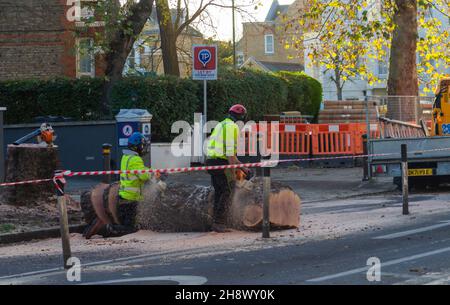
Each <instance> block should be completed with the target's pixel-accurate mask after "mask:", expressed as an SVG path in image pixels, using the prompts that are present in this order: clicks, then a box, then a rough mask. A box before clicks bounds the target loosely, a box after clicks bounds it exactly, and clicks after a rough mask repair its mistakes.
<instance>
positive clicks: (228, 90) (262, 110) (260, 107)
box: [208, 70, 288, 121]
mask: <svg viewBox="0 0 450 305" xmlns="http://www.w3.org/2000/svg"><path fill="white" fill-rule="evenodd" d="M208 86H209V90H208V114H209V115H208V118H209V119H215V120H220V119H222V118H223V116H224V113H226V112H227V110H228V109H229V108H230V106H232V105H233V104H236V103H239V104H243V105H244V106H245V107H246V108H247V110H248V117H249V118H250V119H251V120H255V121H258V120H262V118H263V116H264V115H265V114H276V113H280V112H282V111H285V110H286V107H287V104H288V87H287V86H286V83H285V82H284V81H283V80H282V79H281V78H279V77H277V76H276V75H274V74H268V73H263V72H255V71H241V70H239V71H235V72H227V73H224V74H222V76H221V77H220V79H219V80H218V81H213V82H209V83H208Z"/></svg>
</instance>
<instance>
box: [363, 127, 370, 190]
mask: <svg viewBox="0 0 450 305" xmlns="http://www.w3.org/2000/svg"><path fill="white" fill-rule="evenodd" d="M362 143H363V155H365V157H364V158H363V181H369V180H370V178H369V166H370V165H369V157H368V156H367V155H368V151H369V150H368V147H367V145H369V143H368V139H367V134H363V135H362Z"/></svg>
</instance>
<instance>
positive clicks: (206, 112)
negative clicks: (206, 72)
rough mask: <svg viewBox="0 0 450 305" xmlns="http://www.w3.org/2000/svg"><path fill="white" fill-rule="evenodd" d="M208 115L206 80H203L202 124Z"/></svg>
mask: <svg viewBox="0 0 450 305" xmlns="http://www.w3.org/2000/svg"><path fill="white" fill-rule="evenodd" d="M207 116H208V82H207V81H206V80H203V124H205V123H206V122H207V121H208V120H207Z"/></svg>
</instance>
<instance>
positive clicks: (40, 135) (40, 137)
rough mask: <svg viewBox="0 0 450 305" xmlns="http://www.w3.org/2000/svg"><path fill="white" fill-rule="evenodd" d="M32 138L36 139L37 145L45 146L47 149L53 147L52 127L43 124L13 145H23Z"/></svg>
mask: <svg viewBox="0 0 450 305" xmlns="http://www.w3.org/2000/svg"><path fill="white" fill-rule="evenodd" d="M34 137H37V142H38V144H40V145H47V147H53V142H54V141H55V139H56V135H55V131H54V130H53V127H52V126H51V125H50V124H48V123H43V124H42V125H41V127H40V128H39V129H36V130H35V131H33V132H31V133H29V134H27V135H25V136H23V137H22V138H20V139H18V140H16V141H15V142H14V143H13V144H14V145H20V144H24V143H26V142H27V141H29V140H31V139H32V138H34Z"/></svg>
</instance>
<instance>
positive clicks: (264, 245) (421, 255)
mask: <svg viewBox="0 0 450 305" xmlns="http://www.w3.org/2000/svg"><path fill="white" fill-rule="evenodd" d="M410 212H411V214H410V215H402V200H401V195H400V194H398V193H388V194H382V195H372V196H361V197H357V198H348V199H331V200H322V201H315V200H312V201H311V202H309V203H304V204H303V206H302V215H301V227H300V228H299V229H298V230H288V231H279V232H272V233H271V238H270V239H262V238H261V234H260V233H251V232H237V231H234V232H231V233H226V234H217V233H211V232H209V233H170V234H169V233H155V232H147V231H141V232H138V233H136V234H133V235H130V236H127V237H122V238H118V239H107V240H105V239H94V240H90V241H86V240H83V239H82V238H81V236H80V235H79V234H72V248H73V255H74V256H75V257H77V258H78V259H79V260H80V262H81V269H80V270H81V282H69V281H68V277H67V273H66V272H65V271H64V270H62V268H61V260H62V258H61V253H60V252H61V249H60V240H59V239H48V240H45V241H38V242H34V243H22V244H15V245H11V246H6V247H0V266H1V267H0V284H194V285H195V284H199V285H200V284H206V285H209V284H233V285H236V284H252V285H265V284H306V285H315V284H358V285H366V284H374V285H376V284H398V285H404V284H407V285H408V284H450V255H449V254H450V234H449V233H448V232H449V228H450V194H449V193H448V191H447V190H444V191H430V192H423V193H416V194H413V195H411V198H410ZM373 263H375V265H372V264H373ZM378 263H380V264H379V265H378ZM369 268H370V272H369V276H368V271H369ZM372 280H375V281H372ZM377 280H379V281H377Z"/></svg>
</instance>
